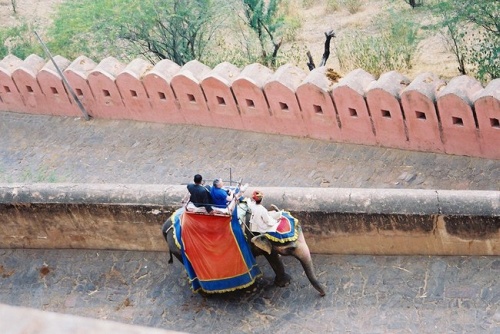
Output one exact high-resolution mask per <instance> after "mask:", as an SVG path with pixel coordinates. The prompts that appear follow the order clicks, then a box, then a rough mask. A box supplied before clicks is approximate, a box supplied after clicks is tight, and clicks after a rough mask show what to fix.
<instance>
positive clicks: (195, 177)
mask: <svg viewBox="0 0 500 334" xmlns="http://www.w3.org/2000/svg"><path fill="white" fill-rule="evenodd" d="M201 181H203V178H202V177H201V175H200V174H196V175H195V176H194V183H195V184H201Z"/></svg>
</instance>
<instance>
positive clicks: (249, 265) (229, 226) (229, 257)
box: [172, 209, 262, 293]
mask: <svg viewBox="0 0 500 334" xmlns="http://www.w3.org/2000/svg"><path fill="white" fill-rule="evenodd" d="M172 218H173V219H172V221H173V223H174V224H173V226H174V237H175V240H176V244H177V246H178V247H179V249H180V251H181V254H182V259H183V262H184V267H185V269H186V272H187V274H188V277H189V282H190V284H191V288H192V290H193V291H199V290H202V291H204V292H208V293H220V292H227V291H233V290H236V289H242V288H245V287H247V286H250V285H251V284H253V283H254V282H255V279H256V278H257V277H259V276H261V275H262V273H261V271H260V269H259V267H258V266H257V263H256V261H255V258H254V256H253V254H252V252H251V249H250V246H249V244H248V243H247V241H246V238H245V235H244V233H243V231H242V229H241V227H240V224H239V221H238V218H237V214H236V210H234V213H233V215H232V216H223V215H200V214H196V213H190V212H186V211H184V209H179V210H177V211H176V212H174V214H173V217H172Z"/></svg>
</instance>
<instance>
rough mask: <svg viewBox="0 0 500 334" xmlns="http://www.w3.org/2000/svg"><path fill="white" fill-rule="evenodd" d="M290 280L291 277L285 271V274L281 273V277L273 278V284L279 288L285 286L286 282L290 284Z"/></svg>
mask: <svg viewBox="0 0 500 334" xmlns="http://www.w3.org/2000/svg"><path fill="white" fill-rule="evenodd" d="M291 280H292V278H291V277H290V275H288V274H286V273H285V274H283V276H282V277H278V276H276V278H275V279H274V285H277V286H279V287H280V288H283V287H285V286H287V285H288V284H290V281H291Z"/></svg>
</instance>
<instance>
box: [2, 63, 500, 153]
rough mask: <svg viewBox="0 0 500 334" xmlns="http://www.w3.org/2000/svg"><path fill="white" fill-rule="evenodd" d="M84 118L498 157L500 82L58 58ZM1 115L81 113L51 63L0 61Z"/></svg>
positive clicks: (426, 75) (429, 75)
mask: <svg viewBox="0 0 500 334" xmlns="http://www.w3.org/2000/svg"><path fill="white" fill-rule="evenodd" d="M54 59H55V62H56V63H57V64H58V67H59V68H60V69H61V70H63V72H64V75H65V77H66V78H67V80H68V82H69V84H70V86H71V87H72V89H73V90H74V91H75V93H76V95H77V96H78V98H79V100H80V101H81V102H82V104H83V106H84V107H85V111H86V112H87V113H88V114H89V115H91V116H92V117H95V118H107V119H130V120H138V121H149V122H160V123H172V124H195V125H203V126H210V127H223V128H229V129H238V130H246V131H254V132H264V133H274V134H283V135H290V136H300V137H310V138H315V139H321V140H330V141H335V142H345V143H355V144H364V145H380V146H384V147H392V148H400V149H406V150H417V151H425V152H437V153H447V154H456V155H466V156H474V157H482V158H488V159H500V144H499V143H500V79H496V80H493V81H491V82H490V83H488V84H487V85H486V87H483V86H482V85H481V83H479V82H478V81H476V80H475V79H473V78H471V77H468V76H458V77H455V78H453V79H452V80H450V81H449V82H444V81H443V80H441V79H439V78H438V77H437V76H436V75H434V74H432V73H422V74H421V75H419V76H417V77H416V78H415V79H414V80H413V81H410V80H409V79H408V78H406V77H405V76H403V75H401V74H399V73H397V72H395V71H392V72H388V73H385V74H383V75H382V76H381V77H380V78H378V79H375V78H374V77H373V76H372V75H371V74H369V73H367V72H365V71H363V70H361V69H358V70H354V71H352V72H350V73H348V74H347V75H346V76H345V77H343V78H341V79H340V80H339V81H338V82H337V81H336V80H330V79H329V78H330V77H333V76H332V75H329V74H331V73H330V71H331V70H330V69H327V68H325V67H321V68H317V69H315V70H313V71H311V72H304V71H302V70H301V69H300V68H298V67H295V66H292V65H290V64H287V65H284V66H282V67H280V68H279V69H277V70H276V71H274V72H273V71H272V70H270V69H269V68H267V67H265V66H262V65H260V64H252V65H248V66H246V67H245V68H243V69H239V68H237V67H236V66H234V65H232V64H230V63H221V64H219V65H217V66H216V67H215V68H213V69H211V68H209V67H208V66H206V65H204V64H202V63H200V62H198V61H191V62H189V63H187V64H185V65H184V66H182V67H181V66H179V65H177V64H175V63H173V62H171V61H169V60H163V61H160V62H159V63H157V64H156V65H155V66H153V65H151V64H150V63H148V62H146V61H144V60H142V59H135V60H133V61H131V62H130V63H129V64H123V63H121V62H119V61H118V60H116V59H114V58H111V57H110V58H106V59H103V60H102V61H101V62H99V63H96V62H94V61H92V60H91V59H89V58H87V57H85V56H81V57H79V58H77V59H75V60H74V61H72V62H70V61H69V60H67V59H65V58H63V57H60V56H56V57H55V58H54ZM0 110H4V111H12V112H19V113H31V114H47V115H60V116H81V115H83V113H82V111H81V110H80V109H79V108H78V106H77V104H76V103H75V102H74V100H73V98H72V96H71V94H68V90H67V88H66V87H65V86H64V83H63V81H62V79H61V77H60V76H59V74H58V72H57V71H56V68H55V66H54V65H53V64H52V62H50V61H49V62H46V61H45V60H44V59H42V58H41V57H39V56H37V55H31V56H29V57H27V58H26V59H25V60H21V59H19V58H16V57H15V56H12V55H10V56H7V57H5V58H4V59H3V60H1V61H0Z"/></svg>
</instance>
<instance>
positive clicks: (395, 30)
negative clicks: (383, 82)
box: [335, 12, 419, 77]
mask: <svg viewBox="0 0 500 334" xmlns="http://www.w3.org/2000/svg"><path fill="white" fill-rule="evenodd" d="M378 22H381V24H382V25H383V26H380V27H379V29H378V32H375V33H373V34H370V33H367V32H361V31H353V32H347V33H345V34H344V35H343V36H342V37H341V38H339V40H338V42H337V43H336V45H335V49H336V54H337V58H338V60H339V64H340V67H341V69H342V70H344V71H349V70H353V69H356V68H362V69H364V70H365V71H367V72H370V73H371V74H373V75H375V76H377V77H378V76H379V75H380V74H382V73H384V72H387V71H391V70H406V69H410V68H411V67H412V60H413V57H414V54H415V52H416V47H417V45H418V42H419V38H418V36H417V31H418V28H419V25H418V24H416V23H414V22H412V21H411V20H410V19H409V17H408V16H407V15H404V14H403V13H395V12H389V13H388V14H383V15H382V16H381V17H379V18H378Z"/></svg>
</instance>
